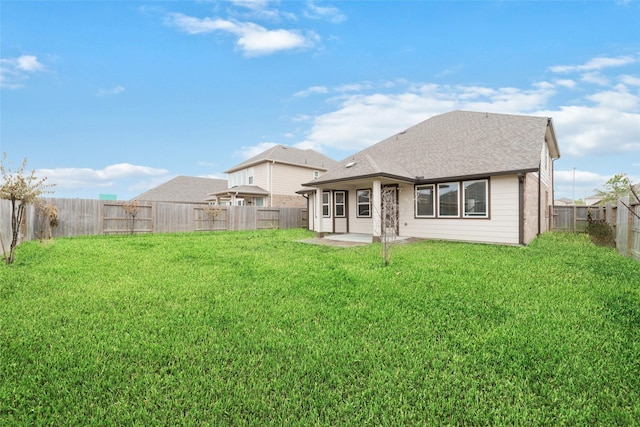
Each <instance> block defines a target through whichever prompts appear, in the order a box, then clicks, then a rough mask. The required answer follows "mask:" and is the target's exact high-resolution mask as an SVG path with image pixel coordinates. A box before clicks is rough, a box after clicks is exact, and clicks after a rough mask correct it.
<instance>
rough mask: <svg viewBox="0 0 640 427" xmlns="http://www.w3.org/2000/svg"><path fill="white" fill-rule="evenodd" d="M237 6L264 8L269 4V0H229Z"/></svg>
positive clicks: (253, 8)
mask: <svg viewBox="0 0 640 427" xmlns="http://www.w3.org/2000/svg"><path fill="white" fill-rule="evenodd" d="M229 1H230V3H232V4H234V5H235V6H240V7H245V8H247V9H251V10H260V9H264V8H266V7H267V6H268V5H269V0H229Z"/></svg>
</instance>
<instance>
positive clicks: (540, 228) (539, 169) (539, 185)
mask: <svg viewBox="0 0 640 427" xmlns="http://www.w3.org/2000/svg"><path fill="white" fill-rule="evenodd" d="M541 175H542V162H541V161H540V162H538V236H539V235H540V234H541V233H542V224H541V222H542V216H541V215H540V208H541V207H542V200H540V198H541V196H542V179H541V178H542V176H541Z"/></svg>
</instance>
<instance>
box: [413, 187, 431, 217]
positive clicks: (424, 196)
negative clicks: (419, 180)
mask: <svg viewBox="0 0 640 427" xmlns="http://www.w3.org/2000/svg"><path fill="white" fill-rule="evenodd" d="M434 193H435V191H434V186H433V185H418V186H417V187H416V216H417V217H433V216H435V209H434V206H435V200H434V197H433V196H434Z"/></svg>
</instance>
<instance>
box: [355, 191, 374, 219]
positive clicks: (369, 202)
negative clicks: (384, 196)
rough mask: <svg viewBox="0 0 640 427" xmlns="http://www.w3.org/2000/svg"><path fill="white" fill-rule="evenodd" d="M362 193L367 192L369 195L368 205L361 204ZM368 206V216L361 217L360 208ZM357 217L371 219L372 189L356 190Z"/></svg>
mask: <svg viewBox="0 0 640 427" xmlns="http://www.w3.org/2000/svg"><path fill="white" fill-rule="evenodd" d="M361 192H366V193H367V195H368V197H367V198H368V199H369V201H368V202H367V203H361V202H360V193H361ZM365 205H366V206H367V207H368V212H369V214H368V215H360V206H365ZM356 217H357V218H371V189H370V188H363V189H360V190H356Z"/></svg>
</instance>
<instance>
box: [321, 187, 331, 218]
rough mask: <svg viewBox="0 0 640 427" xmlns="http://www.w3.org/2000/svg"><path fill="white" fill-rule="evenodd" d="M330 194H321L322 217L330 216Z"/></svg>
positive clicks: (324, 192) (326, 192)
mask: <svg viewBox="0 0 640 427" xmlns="http://www.w3.org/2000/svg"><path fill="white" fill-rule="evenodd" d="M329 203H331V193H329V192H328V191H323V192H322V216H323V217H325V218H326V217H329V216H331V205H330V204H329Z"/></svg>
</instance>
